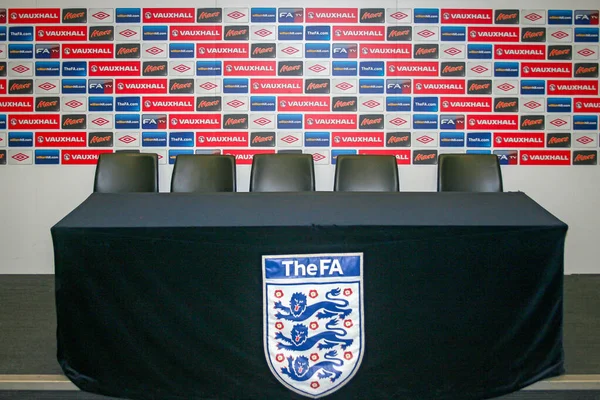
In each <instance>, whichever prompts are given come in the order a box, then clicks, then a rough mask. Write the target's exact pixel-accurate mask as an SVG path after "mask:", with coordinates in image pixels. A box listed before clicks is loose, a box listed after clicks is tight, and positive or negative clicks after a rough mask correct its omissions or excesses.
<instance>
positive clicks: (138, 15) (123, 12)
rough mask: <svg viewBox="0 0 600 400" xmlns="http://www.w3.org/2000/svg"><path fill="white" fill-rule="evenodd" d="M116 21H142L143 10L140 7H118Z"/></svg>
mask: <svg viewBox="0 0 600 400" xmlns="http://www.w3.org/2000/svg"><path fill="white" fill-rule="evenodd" d="M115 22H116V23H118V24H120V23H140V22H142V10H141V9H140V8H117V9H116V10H115Z"/></svg>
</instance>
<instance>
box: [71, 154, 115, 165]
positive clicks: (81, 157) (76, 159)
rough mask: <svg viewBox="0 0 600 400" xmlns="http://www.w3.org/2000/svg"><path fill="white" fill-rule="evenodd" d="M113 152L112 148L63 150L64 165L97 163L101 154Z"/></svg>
mask: <svg viewBox="0 0 600 400" xmlns="http://www.w3.org/2000/svg"><path fill="white" fill-rule="evenodd" d="M105 153H112V150H62V151H61V155H62V163H63V164H64V165H95V164H98V158H99V157H100V154H105Z"/></svg>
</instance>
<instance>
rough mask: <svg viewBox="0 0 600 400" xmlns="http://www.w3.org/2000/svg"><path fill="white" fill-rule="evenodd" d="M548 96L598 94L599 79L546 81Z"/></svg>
mask: <svg viewBox="0 0 600 400" xmlns="http://www.w3.org/2000/svg"><path fill="white" fill-rule="evenodd" d="M546 86H547V94H548V96H563V95H564V96H571V95H583V96H597V95H598V81H597V80H591V79H589V80H580V79H577V80H570V81H560V80H558V81H555V80H548V81H546Z"/></svg>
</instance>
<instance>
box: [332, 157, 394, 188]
mask: <svg viewBox="0 0 600 400" xmlns="http://www.w3.org/2000/svg"><path fill="white" fill-rule="evenodd" d="M333 190H334V191H338V192H397V191H399V190H400V182H399V179H398V164H397V162H396V157H394V156H391V155H390V156H385V155H340V156H338V157H337V160H336V163H335V180H334V183H333Z"/></svg>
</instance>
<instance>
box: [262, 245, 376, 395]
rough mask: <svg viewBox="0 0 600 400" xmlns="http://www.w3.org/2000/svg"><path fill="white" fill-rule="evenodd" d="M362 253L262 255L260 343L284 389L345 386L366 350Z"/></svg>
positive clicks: (319, 391)
mask: <svg viewBox="0 0 600 400" xmlns="http://www.w3.org/2000/svg"><path fill="white" fill-rule="evenodd" d="M362 264H363V254H362V253H348V254H302V255H280V256H263V259H262V271H263V285H264V286H263V297H264V307H265V309H264V312H263V315H264V348H265V356H266V358H267V363H268V364H269V368H271V372H273V374H274V375H275V376H276V377H277V379H278V380H279V381H280V382H281V383H282V384H283V385H284V386H286V387H287V388H288V389H290V390H293V391H294V392H296V393H299V394H301V395H303V396H307V397H312V398H318V397H322V396H326V395H328V394H331V393H333V392H335V391H336V390H338V389H340V388H341V387H342V386H344V385H345V384H346V383H348V381H350V379H352V377H353V376H354V375H355V374H356V372H357V371H358V368H359V366H360V363H361V361H362V357H363V353H364V342H365V337H364V327H363V321H364V313H363V282H362Z"/></svg>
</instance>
